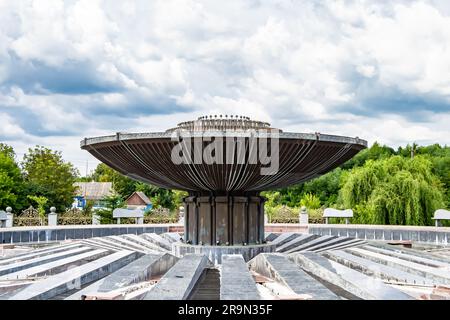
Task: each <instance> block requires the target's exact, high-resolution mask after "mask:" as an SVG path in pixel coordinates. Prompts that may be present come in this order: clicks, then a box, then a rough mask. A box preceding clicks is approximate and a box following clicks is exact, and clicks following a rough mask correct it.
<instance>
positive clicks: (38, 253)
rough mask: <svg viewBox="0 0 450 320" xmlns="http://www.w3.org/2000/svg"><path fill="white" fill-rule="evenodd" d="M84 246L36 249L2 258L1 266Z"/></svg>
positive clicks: (65, 245)
mask: <svg viewBox="0 0 450 320" xmlns="http://www.w3.org/2000/svg"><path fill="white" fill-rule="evenodd" d="M82 246H83V244H82V243H79V242H78V243H71V244H63V245H56V246H49V247H46V248H42V249H36V250H33V251H31V252H30V251H29V252H26V253H20V254H16V255H13V256H8V257H4V258H1V259H0V266H2V265H7V264H11V263H14V262H19V261H25V260H30V259H33V258H37V257H43V256H46V255H50V254H54V253H57V252H61V251H65V250H70V249H74V248H79V247H82Z"/></svg>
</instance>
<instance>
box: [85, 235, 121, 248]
mask: <svg viewBox="0 0 450 320" xmlns="http://www.w3.org/2000/svg"><path fill="white" fill-rule="evenodd" d="M82 243H84V244H86V245H89V246H91V247H93V248H97V249H105V250H110V251H120V250H123V248H120V247H116V246H112V245H109V244H105V243H103V242H101V241H98V240H97V238H91V239H84V240H82Z"/></svg>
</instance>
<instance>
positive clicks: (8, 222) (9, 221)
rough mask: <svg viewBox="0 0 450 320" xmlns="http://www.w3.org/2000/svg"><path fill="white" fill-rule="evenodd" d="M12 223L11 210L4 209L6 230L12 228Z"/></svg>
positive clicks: (12, 215)
mask: <svg viewBox="0 0 450 320" xmlns="http://www.w3.org/2000/svg"><path fill="white" fill-rule="evenodd" d="M13 223H14V214H13V213H12V208H11V207H8V208H6V225H5V227H6V228H12V227H13Z"/></svg>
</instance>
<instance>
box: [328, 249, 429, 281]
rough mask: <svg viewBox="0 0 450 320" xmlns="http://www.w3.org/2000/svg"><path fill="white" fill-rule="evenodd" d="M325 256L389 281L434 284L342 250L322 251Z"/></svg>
mask: <svg viewBox="0 0 450 320" xmlns="http://www.w3.org/2000/svg"><path fill="white" fill-rule="evenodd" d="M322 254H323V255H324V256H325V257H327V258H328V259H330V260H333V261H335V262H338V263H340V264H342V265H344V266H346V267H349V268H351V269H354V270H357V271H359V272H362V273H364V274H366V275H368V276H372V277H376V278H378V279H382V280H387V281H396V282H403V283H407V284H413V285H414V284H423V285H432V284H433V281H432V280H430V279H426V278H424V277H421V276H418V275H415V274H411V273H408V272H405V271H402V270H399V269H397V268H393V267H389V266H386V265H384V264H379V263H376V262H373V261H371V260H367V259H364V258H361V257H358V256H354V255H352V254H350V253H347V252H345V251H342V250H333V251H327V252H324V253H322Z"/></svg>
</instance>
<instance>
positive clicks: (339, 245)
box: [314, 238, 367, 252]
mask: <svg viewBox="0 0 450 320" xmlns="http://www.w3.org/2000/svg"><path fill="white" fill-rule="evenodd" d="M348 239H351V240H348V241H346V242H343V243H336V244H334V245H330V246H327V247H326V248H321V249H316V250H314V252H323V251H328V250H340V249H344V248H350V247H357V246H360V245H363V244H365V243H367V242H366V240H361V239H352V238H348Z"/></svg>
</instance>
